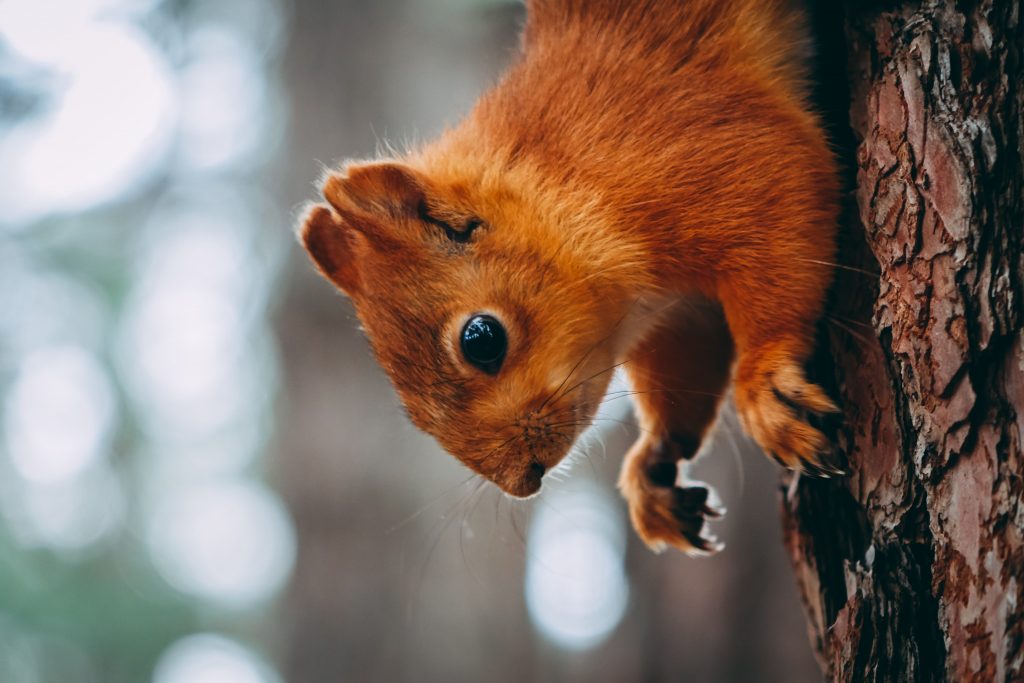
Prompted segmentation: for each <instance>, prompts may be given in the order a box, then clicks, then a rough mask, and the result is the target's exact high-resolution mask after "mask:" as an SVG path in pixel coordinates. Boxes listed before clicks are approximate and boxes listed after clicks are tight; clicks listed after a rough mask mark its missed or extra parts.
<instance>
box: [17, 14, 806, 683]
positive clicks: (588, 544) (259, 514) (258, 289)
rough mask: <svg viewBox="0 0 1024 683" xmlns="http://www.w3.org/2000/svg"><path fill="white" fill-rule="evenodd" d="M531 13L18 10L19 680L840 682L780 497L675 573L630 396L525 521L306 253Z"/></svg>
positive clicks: (719, 468)
mask: <svg viewBox="0 0 1024 683" xmlns="http://www.w3.org/2000/svg"><path fill="white" fill-rule="evenodd" d="M522 20H523V10H522V8H521V7H520V6H519V4H517V3H514V2H507V1H502V0H376V1H375V2H357V1H355V0H293V1H291V2H289V1H287V0H216V1H213V0H0V681H3V682H5V683H6V682H12V683H22V682H25V683H30V682H31V683H34V682H46V683H49V682H51V681H53V682H60V683H67V682H73V683H79V682H82V683H90V682H96V683H120V682H122V681H123V682H129V681H131V682H134V681H154V682H155V683H278V682H281V681H297V682H307V681H309V682H318V681H324V682H326V681H346V680H351V681H374V680H379V681H398V680H415V681H523V680H569V681H600V680H607V681H628V680H644V681H654V680H680V681H709V682H710V681H789V682H792V681H813V680H818V679H819V678H820V674H819V673H818V669H817V666H816V664H815V663H814V661H813V659H812V657H811V654H810V648H809V646H808V644H807V639H806V630H805V626H804V621H803V617H802V615H801V613H800V607H799V603H798V599H797V594H796V590H795V587H794V585H793V581H792V579H791V577H790V575H789V569H788V566H787V563H786V560H785V557H784V553H783V550H782V547H781V536H780V531H779V528H778V521H777V516H776V502H775V496H776V493H777V487H778V483H777V474H776V472H775V470H774V469H773V467H772V466H771V465H770V464H769V463H768V462H767V461H766V459H765V458H763V457H762V456H760V455H759V454H757V453H756V452H755V451H754V450H753V449H752V448H751V447H750V445H749V443H748V442H747V440H746V439H745V438H744V437H743V436H742V435H741V434H740V433H739V430H738V429H737V428H736V422H735V418H733V417H731V415H730V414H728V413H727V414H726V415H725V416H724V418H723V424H722V425H721V429H719V432H718V436H717V437H716V439H715V441H714V442H713V443H712V444H710V446H709V448H708V450H707V452H706V453H705V457H704V458H703V460H702V461H701V462H700V463H699V464H698V465H697V467H696V472H695V475H694V476H696V478H698V479H702V480H707V481H709V482H711V483H712V484H714V485H715V486H716V487H717V489H718V491H719V493H720V497H721V499H722V502H723V503H724V504H725V505H726V506H727V507H728V508H729V514H728V515H727V516H726V518H725V520H723V521H722V522H719V523H717V525H716V529H715V531H716V532H717V533H718V535H719V537H720V538H721V539H722V540H724V541H725V542H726V543H727V548H726V550H725V551H724V552H722V553H721V554H720V555H718V556H716V557H714V558H710V559H691V558H686V557H683V556H681V555H680V554H678V553H671V552H670V553H666V554H663V555H660V556H655V555H653V554H652V553H650V552H649V551H647V550H646V549H645V548H644V547H643V546H642V545H641V544H640V543H639V542H638V541H637V539H636V537H635V536H634V534H633V533H632V531H631V530H630V529H629V528H628V520H627V519H626V515H625V509H624V505H623V503H622V502H621V501H620V500H619V498H618V496H617V494H616V492H615V490H614V488H613V482H614V481H615V476H616V470H617V467H618V464H619V461H620V459H621V454H622V453H624V452H625V450H626V448H627V446H628V445H629V443H630V442H631V441H632V438H633V437H634V436H635V431H634V428H633V426H632V423H631V421H630V420H631V418H630V412H629V411H630V408H629V406H628V405H626V404H625V401H624V400H618V401H615V400H612V401H609V402H608V403H607V404H606V406H605V407H604V408H603V411H604V416H605V417H607V418H608V419H607V420H602V421H601V425H602V428H601V429H598V430H594V431H592V432H591V433H590V434H588V435H587V437H586V450H587V453H588V457H587V458H586V459H585V460H583V461H582V462H581V463H579V464H578V465H577V466H576V467H575V469H574V471H573V472H572V474H571V476H570V477H569V478H568V479H567V480H566V481H564V482H551V483H550V484H548V485H546V486H545V490H544V492H543V493H542V495H541V496H540V497H539V498H537V499H534V500H532V501H529V502H527V503H522V502H518V501H512V500H510V499H507V498H505V497H504V496H503V495H502V494H500V493H499V492H498V491H497V490H496V489H493V488H491V487H489V486H483V485H480V483H479V480H478V479H476V478H472V477H469V473H468V471H467V470H465V469H463V468H462V467H461V466H460V465H458V464H457V463H456V462H455V460H454V459H452V458H451V457H449V456H447V455H445V454H444V453H442V452H441V451H440V450H439V449H438V447H437V446H436V445H435V444H434V443H433V442H432V441H431V440H430V439H428V438H427V437H424V436H423V435H421V434H419V433H417V432H416V431H415V430H414V429H413V428H412V427H411V426H410V425H408V424H407V423H406V421H405V419H404V417H403V416H402V413H401V410H400V408H399V406H398V403H397V399H396V398H395V396H394V395H393V393H392V391H391V389H390V387H389V386H388V384H387V380H386V378H385V377H384V375H383V373H382V372H381V371H380V370H379V369H378V368H377V367H376V365H375V364H374V362H373V359H372V358H371V356H370V353H369V349H368V347H367V344H366V342H365V341H364V340H363V338H362V337H361V336H360V333H359V332H358V329H357V328H358V322H357V321H356V320H355V319H354V317H353V314H352V312H351V309H350V308H349V306H348V304H347V303H346V301H345V300H344V299H343V298H342V297H341V296H339V295H337V294H335V293H334V291H333V290H332V288H331V287H330V286H328V284H327V283H326V282H324V281H322V280H320V279H319V278H318V277H316V276H315V274H314V273H313V271H312V268H311V267H310V266H309V264H308V263H307V261H306V259H305V258H304V256H303V255H302V254H301V253H300V252H299V250H298V249H297V248H296V246H295V241H294V238H293V236H292V232H291V226H292V223H293V221H294V218H295V214H296V212H297V210H298V208H299V207H300V206H301V205H302V203H303V202H304V201H306V200H308V199H311V198H314V197H315V187H314V181H315V180H316V179H317V177H318V176H319V174H320V173H321V171H322V169H323V168H324V166H325V165H330V164H333V163H337V162H338V161H340V160H342V159H344V158H346V157H366V156H372V155H373V154H374V153H375V151H376V150H377V149H378V147H379V146H380V144H381V142H382V141H384V140H387V141H389V142H391V143H393V144H395V145H396V146H399V147H401V146H403V145H405V144H415V141H416V140H419V139H424V138H426V137H429V136H431V135H433V134H435V133H437V132H438V131H439V130H440V129H442V128H443V127H444V126H445V125H446V124H450V123H453V122H454V121H456V120H457V119H458V117H459V115H460V114H461V113H463V112H465V111H466V110H467V109H468V108H469V107H470V106H471V104H472V102H473V100H474V98H475V97H476V95H477V94H478V93H479V92H480V91H481V90H482V89H484V88H486V87H487V86H488V85H489V84H490V83H492V82H494V80H495V79H496V77H497V75H498V74H500V72H501V71H502V69H503V67H504V66H505V65H506V64H508V62H509V61H511V60H512V59H513V58H514V56H515V53H516V46H517V38H516V34H517V31H518V27H519V25H520V24H521V22H522Z"/></svg>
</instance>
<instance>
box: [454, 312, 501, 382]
mask: <svg viewBox="0 0 1024 683" xmlns="http://www.w3.org/2000/svg"><path fill="white" fill-rule="evenodd" d="M460 346H461V348H462V355H463V356H464V357H465V358H466V360H467V361H468V362H469V363H470V365H473V366H474V367H476V368H478V369H480V370H482V371H484V372H486V373H487V374H488V375H496V374H498V370H500V369H501V363H502V361H504V360H505V352H506V351H507V350H508V336H507V335H506V334H505V328H504V327H502V326H501V323H500V322H498V320H497V319H496V318H494V317H492V316H489V315H474V316H473V317H472V318H470V319H469V321H468V322H467V323H466V325H465V326H464V327H463V328H462V339H461V341H460Z"/></svg>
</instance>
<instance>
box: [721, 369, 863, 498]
mask: <svg viewBox="0 0 1024 683" xmlns="http://www.w3.org/2000/svg"><path fill="white" fill-rule="evenodd" d="M736 408H737V411H738V412H739V416H740V420H741V421H742V422H743V426H744V428H745V429H746V430H747V433H748V434H750V436H751V437H752V438H753V439H754V441H756V442H757V443H758V444H759V445H760V446H761V448H763V449H764V450H765V452H766V453H768V454H769V455H771V457H772V458H774V459H775V460H776V461H777V462H778V463H779V464H781V465H782V466H783V467H786V468H788V469H791V470H797V471H800V472H804V473H806V474H810V475H812V476H817V477H826V478H827V477H830V476H834V475H842V474H845V472H843V470H842V469H841V468H840V467H839V466H838V465H837V464H835V463H834V462H832V461H831V459H830V458H829V455H830V453H831V450H832V447H831V443H830V441H829V439H828V438H827V437H826V436H825V435H824V434H822V433H821V431H820V430H819V429H817V428H816V427H814V426H812V425H811V424H809V422H808V421H809V419H810V418H811V417H812V416H823V415H828V414H833V413H837V412H839V409H838V408H837V407H836V405H835V404H834V403H833V402H832V400H831V399H829V397H828V396H826V395H825V392H824V391H822V389H821V388H820V387H818V386H817V385H815V384H811V383H810V382H808V381H807V380H806V379H805V378H804V374H803V372H802V371H801V370H800V369H799V368H798V367H797V366H796V365H795V364H787V365H783V366H782V367H778V368H775V369H774V370H772V371H770V372H760V373H752V374H751V375H750V379H747V380H741V379H739V378H738V379H737V383H736Z"/></svg>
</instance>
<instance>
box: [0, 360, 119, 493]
mask: <svg viewBox="0 0 1024 683" xmlns="http://www.w3.org/2000/svg"><path fill="white" fill-rule="evenodd" d="M5 403H6V405H5V412H4V433H5V435H6V441H7V452H8V454H9V457H10V459H11V462H12V464H13V465H14V467H15V469H16V470H17V471H18V473H19V474H20V475H21V476H23V477H24V478H25V479H27V480H29V481H30V482H33V483H41V484H47V483H54V482H58V481H61V480H64V479H68V478H70V477H73V476H75V475H77V474H78V473H80V472H81V471H82V470H84V469H85V468H86V467H88V466H89V465H91V464H93V463H94V462H95V461H96V460H98V459H99V458H101V457H102V456H104V455H105V454H106V449H107V447H108V443H109V439H110V434H111V431H112V429H113V426H114V421H115V419H116V412H115V403H114V395H113V390H112V388H111V385H110V381H109V380H108V378H107V374H106V372H105V370H104V368H103V367H102V366H101V365H100V363H99V362H98V361H97V359H96V358H95V357H94V356H93V355H92V354H90V353H89V352H87V351H86V350H84V349H82V348H77V347H74V346H58V347H44V348H40V349H37V350H36V351H33V352H32V353H30V354H29V355H28V356H26V357H25V359H24V360H23V361H22V363H21V365H20V367H19V369H18V372H17V375H16V376H15V380H14V383H13V386H12V387H11V389H10V391H9V393H8V394H7V400H6V402H5Z"/></svg>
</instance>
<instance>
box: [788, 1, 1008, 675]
mask: <svg viewBox="0 0 1024 683" xmlns="http://www.w3.org/2000/svg"><path fill="white" fill-rule="evenodd" d="M819 4H820V5H821V6H822V7H824V6H825V4H826V3H825V2H821V3H819ZM828 4H832V3H828ZM839 4H840V3H835V6H838V5H839ZM844 4H845V16H842V17H840V18H839V21H837V22H835V23H834V24H833V25H832V29H829V28H828V26H829V22H828V21H827V20H826V21H824V22H821V24H822V27H824V30H826V32H827V31H829V30H832V31H834V33H833V35H831V36H828V35H826V36H825V37H824V39H823V41H822V45H823V48H822V49H823V50H824V52H825V53H826V54H825V56H826V57H827V56H828V54H827V53H828V52H829V51H830V50H838V51H840V52H841V51H842V50H843V47H842V45H843V44H844V43H845V55H840V58H841V60H842V61H844V62H845V68H846V75H847V77H848V82H849V83H850V84H851V90H850V92H849V98H848V103H849V128H850V129H852V133H853V142H852V143H851V144H850V145H849V149H848V150H847V151H848V152H849V154H848V157H849V158H848V160H847V161H848V164H849V166H850V167H851V176H852V175H853V174H855V176H856V177H855V179H852V178H851V185H854V189H853V191H852V194H853V198H854V199H853V201H852V202H851V205H852V207H851V210H850V212H849V214H850V218H849V220H848V221H847V225H846V226H845V227H846V229H847V233H848V234H847V238H846V239H845V240H844V244H843V245H842V248H841V250H840V255H839V260H840V262H841V263H843V264H845V266H846V267H844V268H843V270H841V271H840V276H839V278H838V281H837V283H836V287H835V296H834V302H833V306H832V310H831V313H830V316H829V317H828V319H827V320H826V325H825V327H826V328H827V329H828V335H827V336H828V339H829V342H830V346H831V357H832V359H833V361H832V364H831V366H832V368H831V372H833V373H834V374H835V377H836V382H837V391H838V394H839V396H840V397H841V398H842V403H843V405H844V413H845V415H844V417H845V420H844V424H843V426H842V427H840V428H839V432H840V433H839V435H838V437H837V443H838V446H839V448H840V450H841V451H842V452H843V453H844V455H845V457H846V459H847V463H848V467H847V469H848V470H849V477H848V478H845V479H842V480H828V481H815V480H810V479H808V478H806V477H796V478H794V479H793V480H792V481H790V482H789V483H788V484H787V485H786V486H785V487H784V491H783V502H782V511H783V525H784V530H785V532H784V533H785V542H786V547H787V549H788V551H789V554H790V557H791V559H792V562H793V565H794V568H795V571H796V576H797V581H798V584H799V587H800V591H801V593H802V596H803V599H804V604H805V608H806V613H807V618H808V624H809V628H810V632H811V639H812V644H813V646H814V648H815V650H816V651H817V654H818V656H819V659H820V660H821V663H822V666H823V668H824V670H825V672H826V675H827V677H828V678H829V679H831V680H837V681H840V680H841V681H895V680H898V681H904V680H914V681H932V680H951V681H975V680H977V681H1020V680H1024V505H1022V501H1021V497H1022V494H1024V479H1022V475H1024V471H1022V456H1021V436H1022V431H1024V429H1022V428H1024V336H1022V333H1021V319H1022V318H1021V314H1022V311H1021V306H1022V303H1024V282H1022V280H1024V278H1022V275H1024V268H1022V236H1021V235H1022V218H1024V216H1022V209H1024V196H1022V152H1021V141H1022V139H1024V135H1022V124H1021V105H1022V99H1024V67H1022V63H1021V58H1022V56H1024V55H1022V44H1024V41H1022V31H1021V16H1020V2H1019V1H1018V0H960V1H954V0H935V1H932V2H884V3H877V2H857V1H855V0H847V1H846V2H845V3H844ZM835 6H833V9H832V10H831V11H824V14H826V15H829V14H831V15H837V14H843V13H844V10H843V9H841V8H838V7H835ZM844 37H845V40H843V38H844ZM839 80H842V79H841V78H840V79H839ZM839 138H840V140H841V139H842V135H840V136H839Z"/></svg>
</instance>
